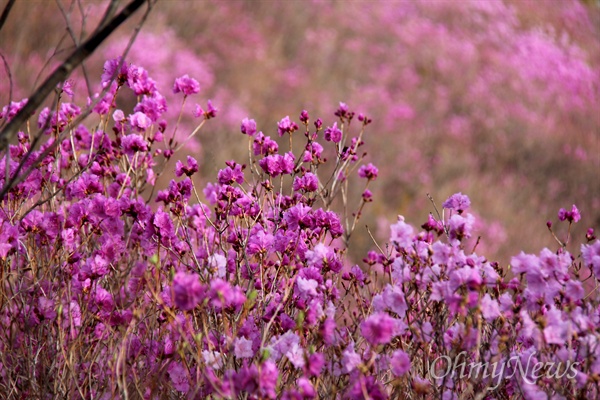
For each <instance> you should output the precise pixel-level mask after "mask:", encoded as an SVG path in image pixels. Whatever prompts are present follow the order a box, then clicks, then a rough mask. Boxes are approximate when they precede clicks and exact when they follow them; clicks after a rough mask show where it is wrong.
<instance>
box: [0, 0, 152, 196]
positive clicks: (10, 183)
mask: <svg viewBox="0 0 600 400" xmlns="http://www.w3.org/2000/svg"><path fill="white" fill-rule="evenodd" d="M155 2H156V0H151V1H148V9H147V10H146V12H145V13H144V16H143V17H142V19H141V21H140V22H139V24H138V25H137V26H136V27H135V29H134V31H133V34H132V35H131V38H130V39H129V43H128V44H127V47H126V48H125V51H124V52H123V54H122V56H121V63H123V60H124V59H125V58H126V56H127V54H128V53H129V50H131V46H133V43H134V42H135V39H136V38H137V35H138V34H139V33H140V30H141V29H142V26H143V25H144V23H145V22H146V20H147V19H148V15H149V14H150V11H151V10H152V6H153V4H154V3H155ZM120 69H121V66H120V65H119V67H118V68H117V71H119V70H120ZM114 79H116V74H115V76H113V77H112V80H114ZM109 88H110V84H108V85H106V87H105V88H104V90H103V91H102V93H101V94H100V95H99V96H98V97H97V98H96V99H94V100H93V101H92V103H91V104H90V105H89V106H88V107H87V109H86V110H85V111H84V112H82V113H81V115H79V117H78V118H77V119H75V121H73V122H72V125H73V126H77V125H79V124H80V123H81V122H82V121H83V120H84V119H85V118H87V116H88V115H90V114H91V112H92V110H93V109H94V107H95V106H96V104H97V103H98V102H99V101H100V100H101V99H102V98H103V97H104V95H105V94H106V93H107V92H108V89H109ZM49 123H50V118H48V119H47V121H46V124H45V125H44V126H43V127H42V128H41V129H40V130H39V131H38V132H37V134H36V135H35V136H34V139H33V140H32V143H31V146H30V150H29V151H28V152H27V154H25V155H24V156H23V158H22V159H21V162H20V163H19V165H18V167H17V170H16V172H15V173H14V174H13V176H12V178H11V179H10V180H9V179H6V180H5V183H4V187H2V190H0V201H2V199H4V196H6V194H7V193H8V191H9V190H10V189H11V188H13V187H14V186H15V185H17V184H19V183H20V182H22V181H23V180H25V179H26V178H27V176H29V174H30V173H31V171H33V170H34V169H35V168H37V165H38V164H39V163H40V162H41V161H42V160H43V159H44V158H46V157H47V156H48V155H49V154H50V153H51V152H52V151H54V150H55V149H56V147H57V145H58V144H59V143H61V141H62V139H61V138H60V136H59V137H58V138H57V139H56V140H55V141H54V142H52V143H51V144H50V145H49V146H48V147H47V148H46V149H45V150H44V151H43V152H41V154H39V155H38V157H37V158H36V159H35V161H33V162H32V163H31V165H30V166H29V168H28V169H27V170H26V171H25V172H23V173H21V170H22V168H23V167H24V166H25V164H26V162H27V160H28V159H29V157H30V156H31V153H32V152H33V150H34V149H35V147H36V145H37V143H38V142H39V139H40V138H41V137H42V135H43V132H44V131H45V130H46V129H47V128H48V125H49ZM7 165H8V163H7Z"/></svg>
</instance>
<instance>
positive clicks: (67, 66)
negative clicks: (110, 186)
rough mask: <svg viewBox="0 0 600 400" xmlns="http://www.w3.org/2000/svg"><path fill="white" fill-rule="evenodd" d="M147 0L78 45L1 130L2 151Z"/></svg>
mask: <svg viewBox="0 0 600 400" xmlns="http://www.w3.org/2000/svg"><path fill="white" fill-rule="evenodd" d="M146 1H147V0H132V1H131V3H129V4H128V5H127V6H126V7H125V8H124V9H123V10H122V11H121V12H120V13H119V14H117V15H116V16H115V17H114V18H113V19H111V20H110V21H109V22H108V23H107V24H106V25H105V26H104V27H103V28H101V29H100V30H99V31H97V32H96V33H94V34H93V35H92V36H91V37H90V38H89V39H88V40H86V41H85V43H83V44H82V45H81V46H79V47H77V48H76V49H75V51H73V53H71V55H70V56H69V57H68V58H67V60H66V61H65V62H64V63H63V64H62V65H61V66H60V67H58V68H57V69H56V70H55V71H54V72H53V73H52V74H51V75H50V76H49V77H48V78H47V79H46V80H45V81H44V83H42V85H41V86H40V87H39V88H38V89H37V90H36V91H35V93H34V94H33V95H32V96H31V97H30V98H29V100H28V101H27V104H26V105H25V107H23V109H21V111H19V113H18V114H17V115H16V116H15V117H14V118H13V119H12V120H11V121H10V122H9V123H8V124H7V125H6V126H5V127H4V129H2V131H1V132H0V152H1V151H3V150H4V149H6V148H7V146H8V143H9V141H10V139H11V138H12V137H13V136H14V135H15V134H16V133H17V130H18V129H19V127H20V126H21V124H23V123H25V121H27V119H28V118H29V117H30V116H31V115H32V114H33V113H34V111H35V109H36V108H37V107H38V106H39V105H40V104H42V102H43V101H44V100H45V99H46V97H48V95H49V94H50V93H51V92H52V91H53V90H54V89H55V87H56V85H58V84H59V83H60V82H63V81H64V80H65V79H66V78H67V77H68V76H69V75H70V74H71V72H73V70H74V69H75V68H77V67H78V66H79V65H80V64H81V63H82V62H83V60H85V59H86V58H87V57H89V56H90V54H92V52H93V51H94V50H96V48H97V47H98V46H99V45H100V44H101V43H102V42H103V41H104V40H105V39H106V38H107V37H108V36H109V35H110V34H111V33H112V32H113V31H114V30H115V29H117V27H119V26H120V25H121V24H122V23H123V22H124V21H126V20H127V19H128V18H129V17H130V16H131V15H132V14H133V13H134V12H135V11H136V10H137V9H138V8H140V7H141V5H142V4H143V3H145V2H146Z"/></svg>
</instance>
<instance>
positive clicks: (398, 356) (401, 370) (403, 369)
mask: <svg viewBox="0 0 600 400" xmlns="http://www.w3.org/2000/svg"><path fill="white" fill-rule="evenodd" d="M390 364H391V367H392V373H393V374H394V375H396V376H403V375H404V374H406V373H407V372H408V371H409V370H410V357H409V356H408V354H406V353H405V352H404V351H402V350H396V351H394V352H393V353H392V357H391V358H390Z"/></svg>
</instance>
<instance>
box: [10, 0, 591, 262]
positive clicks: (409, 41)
mask: <svg viewBox="0 0 600 400" xmlns="http://www.w3.org/2000/svg"><path fill="white" fill-rule="evenodd" d="M5 3H6V0H2V1H0V6H2V7H3V6H4V4H5ZM105 7H106V2H99V1H94V2H91V1H81V2H78V1H73V2H72V1H70V0H57V1H50V0H48V1H45V0H39V1H35V0H24V1H18V2H17V4H16V5H15V8H14V10H13V12H12V13H11V15H10V18H9V20H8V21H7V23H6V26H5V27H4V28H3V30H2V31H1V32H0V52H1V53H2V55H3V56H4V58H5V59H6V61H7V62H8V65H9V66H10V72H11V74H12V78H13V87H12V100H20V99H21V98H23V97H27V95H28V94H29V93H30V91H31V90H32V88H34V87H35V85H36V83H39V82H40V80H41V79H43V77H45V76H46V75H47V74H48V73H50V72H51V71H52V69H53V68H54V67H55V66H56V65H57V64H58V63H59V62H60V61H61V60H62V59H64V58H65V57H66V56H67V55H68V54H69V52H70V51H71V50H72V48H73V47H72V46H73V39H72V37H71V36H69V34H68V32H67V30H66V29H65V26H66V23H65V16H67V17H68V21H69V26H70V27H71V29H72V33H73V34H74V36H75V37H80V36H81V35H82V34H84V33H85V34H89V32H90V31H91V30H93V28H94V27H95V24H96V23H97V21H98V20H99V18H100V16H101V15H102V13H103V10H104V9H105ZM61 8H62V11H61ZM140 14H141V13H140ZM137 17H138V18H134V20H132V21H130V22H129V23H128V24H127V25H126V26H123V27H122V28H120V29H119V30H118V31H117V32H115V34H114V35H113V36H112V37H110V38H109V39H108V40H107V42H106V43H105V44H104V45H103V46H102V47H101V48H100V50H99V51H97V52H96V54H94V55H93V56H92V57H91V58H90V59H88V60H87V61H86V62H85V66H86V69H87V71H86V72H87V75H88V77H89V80H90V81H91V82H92V84H93V85H95V86H94V88H95V90H97V89H98V85H97V83H98V82H99V77H100V74H101V73H102V65H103V62H104V60H105V59H107V58H114V57H116V56H118V55H120V54H121V52H122V51H123V49H124V48H125V46H126V43H127V41H128V39H129V37H130V34H131V30H132V27H134V26H135V23H136V20H138V19H139V16H137ZM127 61H129V62H133V63H135V64H138V65H140V66H142V67H144V68H145V69H147V70H148V72H149V75H150V76H151V77H152V78H154V79H155V80H156V81H157V83H158V87H159V90H160V91H161V92H162V93H163V94H164V95H165V97H167V99H168V100H169V101H170V102H169V104H170V107H171V108H170V110H169V115H170V118H171V121H170V122H171V124H170V128H171V129H172V128H173V127H174V125H175V123H174V121H175V120H176V118H177V116H178V114H179V108H178V105H177V104H179V103H178V102H180V101H181V98H180V97H175V96H174V95H172V93H171V87H172V84H173V81H174V79H175V78H176V77H179V76H181V75H183V74H186V73H187V74H189V75H190V76H191V77H194V78H196V79H197V80H198V81H199V82H200V84H201V88H202V90H201V92H200V93H199V94H197V95H195V96H194V98H192V99H190V100H189V102H188V104H187V105H186V107H187V109H188V110H189V111H190V113H191V110H192V109H193V107H194V105H195V103H196V102H197V103H199V104H201V105H203V106H204V105H205V104H206V99H209V98H210V99H212V101H213V103H214V104H215V105H216V106H217V107H218V108H219V110H220V113H219V115H218V118H217V119H216V120H214V123H213V121H210V122H211V123H209V124H208V125H207V126H206V129H204V130H203V131H201V134H200V135H199V136H198V137H197V142H196V143H193V144H190V146H189V147H188V148H187V149H186V151H187V152H188V153H189V154H193V155H194V156H195V157H196V158H198V160H199V161H201V163H202V181H203V182H204V183H208V182H212V181H214V180H215V177H216V173H217V171H218V170H219V169H221V168H223V166H224V161H225V160H229V159H236V160H239V161H242V160H245V158H246V157H247V143H246V141H245V140H241V134H240V133H239V125H240V121H241V120H242V119H243V118H244V117H251V118H254V119H256V121H257V123H258V127H259V129H260V130H263V131H264V133H265V134H267V135H271V136H276V129H277V125H276V123H277V121H279V120H280V119H281V118H282V117H285V116H286V115H290V117H293V118H294V120H296V122H297V117H298V115H299V113H300V111H301V110H302V109H307V110H309V113H310V115H311V117H313V119H314V118H316V117H321V118H323V120H324V122H325V124H326V125H329V124H331V123H333V122H334V118H335V117H334V116H333V111H334V110H335V109H336V108H337V107H338V103H339V102H340V101H343V102H345V103H347V104H348V105H349V106H350V108H351V109H352V110H353V111H356V112H364V113H366V114H368V115H369V116H370V117H372V118H373V121H374V122H373V124H372V125H371V126H370V127H369V128H370V129H368V131H367V135H366V136H365V142H366V143H367V144H366V150H367V151H368V153H369V155H370V157H371V158H370V159H369V160H368V161H372V162H374V163H376V164H377V166H378V167H379V169H380V175H379V178H378V180H377V181H375V182H374V183H375V184H374V185H373V187H372V191H373V193H374V202H373V203H372V204H370V206H371V207H369V208H368V210H367V212H366V213H365V216H364V220H363V224H362V227H360V228H359V229H358V231H357V232H356V234H355V235H354V237H353V241H354V242H353V244H352V249H351V254H352V255H354V256H355V257H356V258H362V256H363V255H364V254H365V253H366V251H367V250H368V249H370V248H371V247H373V246H372V243H371V240H370V238H369V235H368V234H367V233H366V230H365V228H364V225H365V224H368V225H369V227H370V229H371V231H372V232H374V233H376V234H377V235H376V236H377V238H378V240H380V242H385V240H386V239H387V236H388V229H389V228H386V227H387V226H389V223H390V222H393V221H394V220H395V219H396V215H398V214H403V215H405V216H406V219H407V221H409V222H411V223H412V224H414V225H420V224H421V223H423V222H424V221H425V220H426V218H427V214H428V213H429V212H431V211H433V208H432V205H431V203H430V202H429V200H428V199H427V197H426V193H430V194H431V195H432V196H433V197H434V198H435V199H436V201H437V203H438V206H439V205H441V203H442V202H443V201H444V200H445V199H446V198H447V196H449V195H450V194H452V193H455V192H458V191H462V192H463V193H466V194H468V195H469V196H470V198H471V200H472V209H473V211H474V212H475V214H476V215H477V216H478V217H479V221H480V224H479V226H478V227H477V234H479V235H481V236H482V238H481V244H480V245H479V247H478V253H484V254H486V255H487V256H489V257H490V258H495V259H499V260H501V261H502V262H503V263H506V262H508V260H509V259H510V256H512V255H515V254H516V253H518V252H519V251H520V250H523V251H526V252H538V251H539V250H540V249H541V248H542V247H544V246H549V247H550V248H555V247H556V244H555V242H553V239H552V237H551V235H550V234H548V233H547V232H546V228H545V223H546V221H547V220H552V221H556V220H557V218H556V212H557V210H558V209H559V208H560V207H565V208H568V209H570V207H571V205H572V204H577V206H578V207H579V209H580V210H581V213H582V216H583V218H582V222H580V224H581V226H576V227H575V230H574V231H573V232H572V234H574V235H576V236H577V239H578V240H582V238H583V237H584V234H585V230H586V229H587V228H588V227H593V228H596V229H598V228H600V102H599V96H600V6H599V3H598V2H595V1H580V0H531V1H529V0H504V1H496V0H479V1H477V0H440V1H335V0H332V1H291V0H289V1H250V0H246V1H175V0H168V1H166V0H165V1H159V2H158V3H157V5H156V6H155V9H154V10H153V12H152V14H151V15H150V19H149V20H148V22H147V23H146V24H145V25H144V27H143V30H142V32H141V33H140V35H139V37H138V39H137V41H136V43H135V44H134V46H133V48H132V50H131V52H130V54H129V56H128V58H127ZM82 77H83V72H82V71H81V70H79V71H78V72H77V74H76V78H75V82H76V84H77V87H76V89H77V90H76V93H79V94H80V95H79V96H80V97H76V98H75V102H77V103H79V104H81V105H84V104H85V102H86V98H85V97H82V96H81V93H85V92H86V89H85V84H84V83H83V82H84V81H83V80H82V79H80V78H82ZM10 94H11V92H10V85H9V79H8V75H7V72H6V71H5V70H4V68H0V103H1V104H2V105H4V104H7V103H8V101H9V98H10ZM132 96H133V95H132ZM133 100H134V99H133V98H132V104H133ZM120 106H121V107H123V108H124V109H126V107H127V105H126V104H122V105H120ZM191 123H192V122H191V121H189V120H186V119H184V120H183V125H182V127H185V128H186V129H190V128H191V127H192V125H191ZM180 129H181V128H180ZM184 135H185V134H184ZM357 190H359V189H358V188H357ZM563 228H565V227H563ZM565 231H566V230H564V229H563V231H560V232H561V234H562V236H563V237H564V236H565V235H566V232H565Z"/></svg>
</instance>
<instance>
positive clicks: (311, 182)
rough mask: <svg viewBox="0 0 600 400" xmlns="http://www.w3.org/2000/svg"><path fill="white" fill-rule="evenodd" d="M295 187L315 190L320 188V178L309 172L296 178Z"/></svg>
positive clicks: (307, 190)
mask: <svg viewBox="0 0 600 400" xmlns="http://www.w3.org/2000/svg"><path fill="white" fill-rule="evenodd" d="M293 187H294V190H295V191H300V190H304V191H305V192H315V191H317V189H318V188H319V180H318V178H317V176H316V175H315V174H313V173H311V172H307V173H305V174H304V175H303V176H297V177H296V178H295V179H294V186H293Z"/></svg>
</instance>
